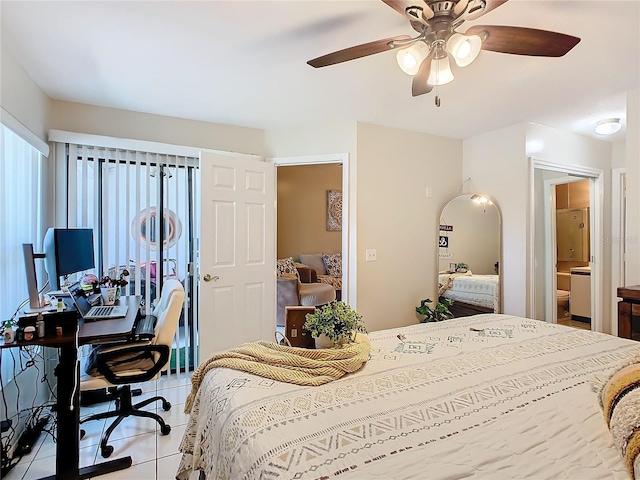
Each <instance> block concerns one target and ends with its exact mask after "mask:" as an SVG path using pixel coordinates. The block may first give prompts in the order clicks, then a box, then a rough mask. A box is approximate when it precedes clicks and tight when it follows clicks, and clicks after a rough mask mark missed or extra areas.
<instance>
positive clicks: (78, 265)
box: [43, 228, 95, 290]
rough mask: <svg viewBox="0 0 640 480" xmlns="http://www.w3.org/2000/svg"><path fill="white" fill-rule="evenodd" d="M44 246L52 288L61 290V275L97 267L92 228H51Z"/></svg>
mask: <svg viewBox="0 0 640 480" xmlns="http://www.w3.org/2000/svg"><path fill="white" fill-rule="evenodd" d="M43 248H44V267H45V269H46V271H47V274H48V275H49V286H50V287H51V290H60V277H64V276H65V275H71V274H72V273H76V272H82V271H84V270H90V269H92V268H94V267H95V261H94V252H93V230H92V229H90V228H50V229H49V230H47V233H46V234H45V236H44V244H43Z"/></svg>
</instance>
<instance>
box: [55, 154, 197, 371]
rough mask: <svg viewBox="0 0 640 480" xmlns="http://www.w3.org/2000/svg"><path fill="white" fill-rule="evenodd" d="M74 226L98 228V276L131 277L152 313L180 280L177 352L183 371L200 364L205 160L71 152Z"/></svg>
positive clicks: (134, 288)
mask: <svg viewBox="0 0 640 480" xmlns="http://www.w3.org/2000/svg"><path fill="white" fill-rule="evenodd" d="M67 148H68V157H67V158H68V199H67V224H68V226H69V227H70V228H73V227H79V228H92V229H93V231H94V245H95V251H96V275H97V276H98V277H100V276H102V275H109V276H110V277H114V276H116V277H117V276H119V275H120V273H122V272H123V270H124V269H126V270H128V271H129V273H130V276H129V277H128V280H129V282H130V283H129V285H128V287H129V289H128V293H129V294H135V295H142V297H143V302H144V305H145V310H146V311H147V313H148V312H149V311H150V310H151V309H152V305H153V302H154V300H155V299H156V298H157V297H159V296H160V291H161V288H162V282H163V280H164V279H166V278H169V277H176V278H178V279H179V280H180V281H181V282H182V283H183V285H184V287H185V298H186V300H185V305H184V306H183V312H182V316H181V319H180V325H179V327H178V332H177V335H176V340H175V342H174V346H175V348H176V350H175V351H174V352H173V354H172V356H174V355H175V357H174V358H175V360H172V364H175V369H176V370H177V371H184V370H187V369H188V368H189V367H190V366H191V365H193V364H197V359H196V358H195V354H196V353H195V352H196V351H197V348H195V339H197V321H196V312H197V308H195V302H194V300H195V298H197V295H194V293H195V292H194V291H193V290H194V288H195V286H196V285H195V284H194V282H193V281H192V277H191V276H190V271H191V263H192V262H193V261H194V260H193V259H194V256H195V241H194V239H195V238H198V237H199V232H198V228H197V222H196V221H195V220H196V219H197V217H196V216H195V215H194V210H195V202H194V198H195V191H194V188H195V186H196V185H197V183H198V182H197V181H196V176H197V175H199V170H198V168H197V167H198V159H197V158H194V157H185V156H175V155H162V154H157V153H149V152H140V151H131V150H121V149H109V148H101V147H93V146H87V145H74V144H68V146H67Z"/></svg>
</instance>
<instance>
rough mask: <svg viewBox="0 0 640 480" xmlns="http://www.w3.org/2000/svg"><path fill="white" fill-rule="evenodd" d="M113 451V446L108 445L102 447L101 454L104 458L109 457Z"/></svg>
mask: <svg viewBox="0 0 640 480" xmlns="http://www.w3.org/2000/svg"><path fill="white" fill-rule="evenodd" d="M112 453H113V447H112V446H111V445H107V446H106V447H102V448H100V454H101V455H102V458H109V457H110V456H111V454H112Z"/></svg>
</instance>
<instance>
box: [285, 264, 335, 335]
mask: <svg viewBox="0 0 640 480" xmlns="http://www.w3.org/2000/svg"><path fill="white" fill-rule="evenodd" d="M295 268H296V270H297V271H298V275H297V276H296V275H291V274H290V275H285V276H282V275H280V276H278V277H277V279H276V280H277V310H276V318H277V325H278V326H280V327H283V326H284V320H285V307H287V306H296V305H302V306H305V307H317V306H319V305H324V304H326V303H330V302H333V301H334V300H335V299H336V290H335V288H333V287H332V286H331V285H326V284H324V283H318V281H317V275H316V271H315V270H314V269H313V268H311V267H309V266H307V265H302V264H296V266H295ZM298 278H299V279H298Z"/></svg>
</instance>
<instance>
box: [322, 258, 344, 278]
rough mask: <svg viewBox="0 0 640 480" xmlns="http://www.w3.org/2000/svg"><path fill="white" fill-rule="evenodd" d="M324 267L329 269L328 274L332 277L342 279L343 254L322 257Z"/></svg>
mask: <svg viewBox="0 0 640 480" xmlns="http://www.w3.org/2000/svg"><path fill="white" fill-rule="evenodd" d="M322 260H323V261H324V266H325V267H327V274H329V275H331V276H332V277H342V254H341V253H334V254H333V255H324V254H323V255H322Z"/></svg>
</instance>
